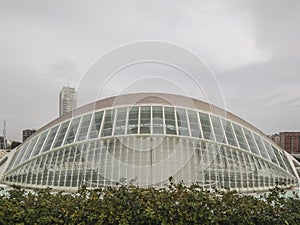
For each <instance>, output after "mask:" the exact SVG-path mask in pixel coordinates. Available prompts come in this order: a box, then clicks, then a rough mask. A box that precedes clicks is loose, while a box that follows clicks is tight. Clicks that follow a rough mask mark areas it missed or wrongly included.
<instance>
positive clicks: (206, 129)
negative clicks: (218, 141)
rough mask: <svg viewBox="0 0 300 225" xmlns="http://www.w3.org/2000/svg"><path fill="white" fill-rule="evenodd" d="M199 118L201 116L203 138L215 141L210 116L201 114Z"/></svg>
mask: <svg viewBox="0 0 300 225" xmlns="http://www.w3.org/2000/svg"><path fill="white" fill-rule="evenodd" d="M199 116H200V122H201V126H202V131H203V137H204V138H205V139H207V140H214V135H213V133H212V129H211V124H210V119H209V116H208V114H206V113H202V112H199Z"/></svg>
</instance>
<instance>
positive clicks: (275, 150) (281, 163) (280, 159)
mask: <svg viewBox="0 0 300 225" xmlns="http://www.w3.org/2000/svg"><path fill="white" fill-rule="evenodd" d="M272 149H273V151H274V153H275V155H276V157H277V160H278V162H279V165H280V167H282V168H283V169H285V170H286V167H285V165H284V162H283V160H282V158H281V156H280V153H279V150H278V149H277V148H275V147H274V146H273V145H272Z"/></svg>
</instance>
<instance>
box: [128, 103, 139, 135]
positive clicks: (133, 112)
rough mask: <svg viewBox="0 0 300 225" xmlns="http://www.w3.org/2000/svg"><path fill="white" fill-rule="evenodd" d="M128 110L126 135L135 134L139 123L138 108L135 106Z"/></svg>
mask: <svg viewBox="0 0 300 225" xmlns="http://www.w3.org/2000/svg"><path fill="white" fill-rule="evenodd" d="M129 110H130V111H129V116H128V126H127V134H137V133H138V123H139V121H138V119H139V108H138V107H137V106H133V107H131V108H130V109H129Z"/></svg>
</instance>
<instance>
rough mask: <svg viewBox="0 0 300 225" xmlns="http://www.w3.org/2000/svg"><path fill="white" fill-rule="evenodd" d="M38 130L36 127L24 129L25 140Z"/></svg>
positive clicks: (23, 137)
mask: <svg viewBox="0 0 300 225" xmlns="http://www.w3.org/2000/svg"><path fill="white" fill-rule="evenodd" d="M35 132H36V130H35V129H26V130H23V131H22V139H23V142H24V141H25V140H26V139H27V138H29V137H30V136H31V135H33V134H34V133H35Z"/></svg>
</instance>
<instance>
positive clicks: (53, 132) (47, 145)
mask: <svg viewBox="0 0 300 225" xmlns="http://www.w3.org/2000/svg"><path fill="white" fill-rule="evenodd" d="M57 130H58V126H56V127H53V128H52V129H51V130H50V133H49V135H48V138H47V140H46V142H45V145H44V146H43V149H42V151H41V152H45V151H47V150H49V149H50V147H51V145H52V142H53V140H54V138H55V135H56V132H57Z"/></svg>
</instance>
